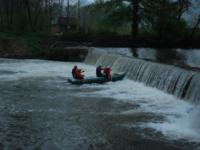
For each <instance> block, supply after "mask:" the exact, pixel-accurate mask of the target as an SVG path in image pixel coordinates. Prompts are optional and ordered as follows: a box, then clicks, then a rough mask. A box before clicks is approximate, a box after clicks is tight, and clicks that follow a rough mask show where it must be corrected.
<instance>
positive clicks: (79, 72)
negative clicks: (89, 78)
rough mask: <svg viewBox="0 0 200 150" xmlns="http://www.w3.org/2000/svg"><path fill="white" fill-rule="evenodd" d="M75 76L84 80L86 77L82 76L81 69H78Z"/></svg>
mask: <svg viewBox="0 0 200 150" xmlns="http://www.w3.org/2000/svg"><path fill="white" fill-rule="evenodd" d="M74 75H75V78H76V79H84V75H82V74H81V70H79V69H76V71H75V74H74Z"/></svg>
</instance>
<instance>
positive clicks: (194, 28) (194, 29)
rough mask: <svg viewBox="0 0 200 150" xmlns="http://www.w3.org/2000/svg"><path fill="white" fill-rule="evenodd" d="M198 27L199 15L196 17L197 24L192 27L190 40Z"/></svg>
mask: <svg viewBox="0 0 200 150" xmlns="http://www.w3.org/2000/svg"><path fill="white" fill-rule="evenodd" d="M199 25H200V15H199V16H198V19H197V22H196V24H195V26H194V27H193V30H192V32H191V36H190V37H191V38H192V37H193V36H194V34H195V32H196V30H197V28H198V26H199Z"/></svg>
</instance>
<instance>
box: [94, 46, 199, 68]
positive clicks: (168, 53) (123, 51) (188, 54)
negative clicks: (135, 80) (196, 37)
mask: <svg viewBox="0 0 200 150" xmlns="http://www.w3.org/2000/svg"><path fill="white" fill-rule="evenodd" d="M95 49H97V50H102V51H107V52H110V53H117V54H120V55H123V56H124V55H125V56H128V57H136V58H140V59H145V60H149V61H155V62H160V63H166V64H172V65H177V66H181V67H185V68H191V69H197V70H200V49H153V48H137V49H131V48H95Z"/></svg>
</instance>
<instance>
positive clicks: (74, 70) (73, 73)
mask: <svg viewBox="0 0 200 150" xmlns="http://www.w3.org/2000/svg"><path fill="white" fill-rule="evenodd" d="M77 69H78V67H77V65H74V67H73V69H72V77H73V78H75V72H76V70H77Z"/></svg>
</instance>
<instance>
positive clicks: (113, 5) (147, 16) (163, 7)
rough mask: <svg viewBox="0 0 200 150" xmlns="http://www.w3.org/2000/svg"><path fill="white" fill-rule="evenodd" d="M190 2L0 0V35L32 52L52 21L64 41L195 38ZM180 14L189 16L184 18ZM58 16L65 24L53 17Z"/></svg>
mask: <svg viewBox="0 0 200 150" xmlns="http://www.w3.org/2000/svg"><path fill="white" fill-rule="evenodd" d="M191 2H192V1H191V0H176V1H175V0H173V1H172V0H96V1H95V2H94V3H91V4H90V5H83V4H82V1H81V0H0V39H9V38H11V39H12V38H18V37H21V38H24V39H25V40H26V41H27V43H28V48H29V50H30V51H31V52H33V53H35V52H37V51H39V49H40V47H41V46H40V45H41V41H42V39H44V38H46V37H48V36H50V35H52V29H53V27H55V25H56V24H57V25H58V26H57V27H59V25H62V27H61V28H59V30H58V31H57V30H56V31H57V32H58V34H57V35H62V36H63V38H62V39H64V40H77V41H81V40H83V41H94V39H103V38H105V39H106V38H108V37H109V39H112V37H117V36H120V37H122V36H126V37H130V36H132V40H133V41H144V42H146V41H147V43H148V42H149V41H150V43H151V42H152V41H153V42H154V43H156V42H157V43H159V42H160V43H163V42H166V41H167V42H168V43H169V42H172V43H173V42H180V41H185V40H188V39H189V40H191V39H192V40H193V41H195V39H198V38H199V37H200V32H199V25H200V14H198V12H199V11H197V13H196V14H192V13H191V10H192V9H193V7H194V5H192V3H191ZM196 3H197V4H199V5H200V3H198V2H196ZM66 4H67V5H66ZM197 4H196V5H197ZM185 14H190V16H193V18H190V21H187V20H186V19H185V17H184V16H185ZM63 16H65V21H64V22H65V23H63V22H62V21H61V22H59V21H58V20H59V18H62V17H63ZM63 18H64V17H63ZM71 18H72V20H73V19H74V18H75V19H74V20H76V21H75V23H76V24H77V27H75V28H74V29H75V30H73V31H71V30H72V29H71V28H68V26H69V24H70V19H71ZM190 22H193V24H190ZM59 23H60V24H59ZM71 23H72V21H71ZM72 24H73V26H74V22H73V23H72ZM53 34H54V33H53ZM114 39H115V38H114Z"/></svg>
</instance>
